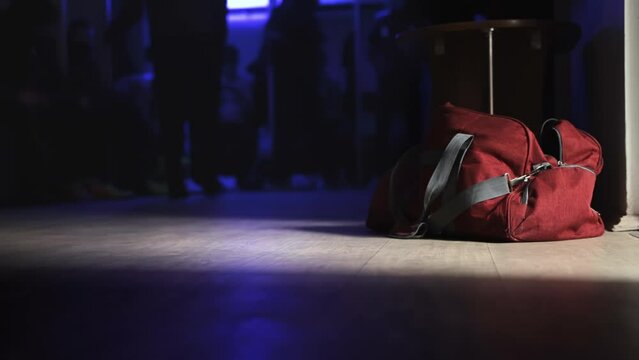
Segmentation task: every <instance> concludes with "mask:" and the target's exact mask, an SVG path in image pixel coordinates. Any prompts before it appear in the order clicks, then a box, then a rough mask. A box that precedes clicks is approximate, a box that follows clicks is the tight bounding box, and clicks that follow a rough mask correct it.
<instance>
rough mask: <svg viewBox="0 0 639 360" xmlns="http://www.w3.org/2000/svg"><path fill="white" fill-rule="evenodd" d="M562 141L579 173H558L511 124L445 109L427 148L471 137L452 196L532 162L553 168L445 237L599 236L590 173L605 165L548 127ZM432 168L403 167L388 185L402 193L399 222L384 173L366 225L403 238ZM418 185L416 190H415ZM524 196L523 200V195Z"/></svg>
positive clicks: (527, 169)
mask: <svg viewBox="0 0 639 360" xmlns="http://www.w3.org/2000/svg"><path fill="white" fill-rule="evenodd" d="M554 127H555V129H557V130H558V131H559V133H560V134H561V138H562V141H563V162H564V163H566V164H571V165H580V166H582V167H585V168H590V169H592V171H593V172H591V171H588V169H584V168H581V167H560V166H558V162H557V159H555V158H553V157H552V156H550V155H548V156H547V155H544V152H543V151H542V149H541V147H540V145H539V143H538V142H537V139H536V137H535V135H534V134H533V133H532V132H531V131H530V129H528V128H527V127H526V126H525V125H524V124H523V123H521V122H519V121H518V120H516V119H512V118H508V117H504V116H498V115H489V114H485V113H482V112H478V111H473V110H469V109H464V108H460V107H456V106H453V105H451V104H446V105H444V106H443V107H442V109H441V111H440V116H439V119H438V122H437V126H436V128H435V129H434V130H433V131H432V132H431V136H430V137H428V138H427V139H426V142H425V143H426V146H425V147H424V149H425V150H427V151H428V150H440V151H441V150H443V149H444V148H445V147H446V145H447V144H448V142H449V141H450V140H451V139H452V138H453V136H455V134H457V133H465V134H471V135H474V139H473V143H472V145H471V146H470V148H469V150H468V152H467V153H466V156H465V158H464V160H463V162H462V167H461V171H460V174H459V178H458V182H457V192H459V191H462V190H464V189H466V188H468V187H470V186H472V185H474V184H477V183H479V182H481V181H484V180H487V179H490V178H493V177H495V176H500V175H504V174H508V176H509V177H510V179H513V178H516V177H518V176H521V175H526V174H529V173H531V171H532V168H533V166H534V165H535V164H541V163H544V162H549V163H550V164H552V168H551V169H549V170H544V171H542V172H540V173H539V174H536V175H533V176H531V177H530V178H529V181H528V182H526V183H525V184H518V185H516V186H514V188H513V189H512V190H513V191H512V192H511V193H510V194H508V195H505V196H501V197H498V198H495V199H491V200H487V201H484V202H481V203H479V204H476V205H474V206H472V207H471V208H470V209H469V210H467V211H465V212H464V213H463V214H462V215H460V216H459V217H457V219H455V221H454V223H453V226H452V227H451V228H450V229H452V230H450V231H449V232H448V234H449V235H454V236H465V237H473V238H491V239H502V240H510V241H551V240H565V239H576V238H585V237H595V236H599V235H601V234H602V233H603V232H604V227H603V222H602V221H601V217H600V216H599V214H598V213H597V212H595V211H594V210H592V209H591V208H590V202H591V199H592V193H593V190H594V184H595V178H596V174H598V173H599V172H600V171H601V168H602V166H603V160H602V156H601V147H600V146H599V143H598V142H597V141H596V140H595V139H594V138H593V137H592V136H590V135H589V134H587V133H585V132H583V131H581V130H579V129H577V128H575V127H574V126H573V125H572V124H570V122H568V121H566V120H562V121H559V122H557V123H555V124H554ZM435 165H436V164H432V165H425V166H413V167H403V170H402V171H401V172H398V176H396V178H395V180H394V181H395V183H394V186H396V187H397V189H398V191H395V193H396V194H397V193H400V194H403V195H402V196H401V197H402V213H403V215H404V216H405V218H407V219H408V220H405V221H398V220H397V219H395V218H394V217H393V214H392V212H391V211H390V209H389V207H390V202H389V201H388V197H389V196H388V195H389V185H390V181H389V175H388V176H385V177H384V178H383V179H382V181H381V182H380V184H379V186H378V188H377V191H376V193H375V195H374V196H373V200H372V202H371V206H370V208H369V214H368V219H367V225H368V227H370V228H371V229H373V230H377V231H380V232H386V233H388V232H391V233H403V232H406V230H407V229H408V228H410V227H411V226H414V225H415V222H417V221H418V218H419V216H420V214H421V212H422V203H423V197H424V192H425V190H426V186H427V184H428V180H429V179H430V176H431V175H432V172H433V170H434V167H435ZM416 179H417V180H418V184H414V183H415V181H416ZM525 191H526V192H527V196H526V197H525V198H526V201H525V200H524V195H523V193H524V192H525ZM439 206H440V201H436V202H435V203H434V204H433V206H432V207H431V209H430V211H429V212H433V211H436V210H437V209H438V208H439Z"/></svg>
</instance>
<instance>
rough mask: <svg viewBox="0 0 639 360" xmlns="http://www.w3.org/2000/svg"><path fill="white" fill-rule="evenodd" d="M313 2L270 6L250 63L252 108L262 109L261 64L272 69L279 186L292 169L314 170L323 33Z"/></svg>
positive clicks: (263, 75) (263, 72)
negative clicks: (253, 82)
mask: <svg viewBox="0 0 639 360" xmlns="http://www.w3.org/2000/svg"><path fill="white" fill-rule="evenodd" d="M317 7H318V0H284V1H282V3H281V4H280V5H279V6H278V7H277V8H276V9H275V10H273V12H272V14H271V16H270V18H269V21H268V23H267V24H266V28H265V32H264V40H263V43H262V48H261V50H260V55H259V57H258V59H257V60H256V62H255V63H254V64H253V66H252V71H253V72H254V73H255V76H256V84H257V85H256V90H257V91H256V94H255V102H256V106H257V108H258V109H257V111H260V110H261V111H262V112H263V113H265V112H266V103H267V102H266V97H267V92H266V91H267V90H266V85H265V79H266V73H267V71H268V70H267V65H266V64H270V65H271V67H272V75H273V88H274V89H273V90H274V103H273V107H274V116H275V136H274V144H273V158H274V174H272V177H273V180H274V182H276V183H279V184H283V183H285V182H286V181H287V179H288V178H289V177H290V175H292V174H293V173H297V172H301V173H307V172H312V171H316V170H318V169H317V164H318V163H319V157H320V155H321V154H319V149H321V146H316V145H314V144H313V141H314V140H315V139H316V136H317V133H318V129H319V126H320V122H321V120H322V115H321V114H320V113H321V110H322V109H321V106H320V93H319V87H320V79H321V76H322V71H323V67H324V54H323V51H322V41H323V35H322V32H321V29H320V26H319V23H318V21H317V18H316V10H317Z"/></svg>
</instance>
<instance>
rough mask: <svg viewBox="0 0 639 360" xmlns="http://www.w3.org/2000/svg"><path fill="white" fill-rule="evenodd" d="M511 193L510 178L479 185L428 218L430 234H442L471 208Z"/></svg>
mask: <svg viewBox="0 0 639 360" xmlns="http://www.w3.org/2000/svg"><path fill="white" fill-rule="evenodd" d="M508 193H510V185H509V183H508V176H507V175H501V176H496V177H494V178H490V179H488V180H485V181H482V182H480V183H477V184H475V185H473V186H471V187H469V188H467V189H465V190H464V191H462V192H460V193H459V194H457V195H456V196H455V197H454V198H453V199H452V200H451V201H450V202H447V203H445V204H444V205H443V206H442V207H441V208H440V209H438V210H437V211H435V212H434V213H432V214H431V215H430V216H429V217H428V232H429V233H431V234H441V232H442V231H443V230H444V228H445V227H446V225H448V224H449V223H450V222H452V221H453V220H455V218H457V216H459V215H461V214H462V213H463V212H464V211H466V210H468V209H469V208H470V207H471V206H473V205H475V204H477V203H480V202H482V201H486V200H490V199H494V198H497V197H500V196H503V195H506V194H508Z"/></svg>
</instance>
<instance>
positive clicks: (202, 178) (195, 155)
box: [189, 38, 224, 193]
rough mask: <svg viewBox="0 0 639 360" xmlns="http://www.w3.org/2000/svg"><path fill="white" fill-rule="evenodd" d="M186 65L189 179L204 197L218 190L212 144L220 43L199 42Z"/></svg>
mask: <svg viewBox="0 0 639 360" xmlns="http://www.w3.org/2000/svg"><path fill="white" fill-rule="evenodd" d="M195 46H196V48H197V49H196V50H198V51H195V53H197V54H198V56H197V57H194V58H192V59H191V61H190V66H191V68H190V76H189V78H190V79H192V89H193V93H192V95H191V98H190V100H192V104H191V116H190V118H189V120H190V124H191V131H190V139H191V175H192V177H193V180H195V182H197V183H198V184H200V185H201V186H202V187H203V189H204V191H205V192H207V193H214V192H217V191H218V190H219V187H220V185H219V183H218V180H217V175H218V174H217V166H216V154H215V149H216V146H215V141H216V140H218V141H224V139H217V138H216V131H215V130H216V126H217V123H218V117H219V107H220V88H221V72H222V56H223V53H222V51H223V42H220V41H214V40H211V39H206V38H205V39H203V40H202V42H201V43H197V44H196V45H195Z"/></svg>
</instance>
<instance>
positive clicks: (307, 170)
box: [0, 0, 624, 212]
mask: <svg viewBox="0 0 639 360" xmlns="http://www.w3.org/2000/svg"><path fill="white" fill-rule="evenodd" d="M149 1H151V2H154V3H156V5H155V6H158V5H157V4H158V3H160V5H159V6H158V7H159V8H162V7H164V8H166V7H167V6H176V5H171V3H172V2H171V1H169V0H163V1H160V0H156V1H153V0H149ZM179 3H180V4H181V5H177V6H178V8H180V9H182V10H180V12H182V13H183V14H182V16H183V18H184V20H185V22H184V23H173V24H164V25H162V27H163V28H162V29H163V31H164V34H175V33H179V32H180V31H183V30H184V27H185V26H187V25H188V24H191V25H192V24H197V23H198V22H200V23H205V22H206V21H207V20H206V19H207V16H208V15H207V16H202V14H205V15H206V11H200V10H201V9H202V8H201V6H204V5H198V1H188V2H185V1H182V2H179ZM187 3H188V4H187ZM199 3H200V4H205V3H207V1H200V2H199ZM313 3H314V1H306V0H287V1H285V4H288V5H290V4H293V5H290V6H295V4H297V5H298V6H302V7H301V8H292V9H293V10H291V9H287V8H286V7H285V6H284V5H281V6H280V5H278V6H274V7H273V9H271V10H269V8H268V7H253V8H244V9H238V8H236V7H237V4H239V3H229V4H228V5H229V8H230V9H229V10H228V12H227V14H226V18H227V21H226V24H222V23H221V22H219V21H218V20H211V21H218V22H217V23H216V24H217V25H219V26H218V28H219V29H218V30H216V31H219V32H220V33H222V32H224V34H223V36H224V39H225V40H224V43H225V47H224V48H221V50H219V51H218V50H216V52H212V53H211V54H210V59H218V60H219V61H218V60H215V61H213V60H211V61H206V59H208V58H207V57H206V56H208V55H206V56H205V55H203V54H202V52H201V51H200V52H198V51H199V50H198V48H197V47H189V45H188V44H186V45H185V44H184V43H181V46H183V48H182V50H180V51H177V52H173V53H172V54H171V55H170V56H168V58H170V59H173V60H175V61H174V64H177V65H175V66H174V67H175V71H176V74H186V75H185V79H190V80H189V81H190V82H189V81H185V82H186V85H184V84H179V86H186V87H187V88H189V92H188V93H184V92H181V91H180V90H179V87H176V88H175V89H174V90H175V91H174V92H173V93H170V94H173V95H170V96H169V97H168V98H169V99H170V98H171V96H172V97H173V98H175V97H184V98H186V100H183V101H182V102H183V103H184V104H186V105H185V106H186V107H187V108H189V109H192V108H193V107H197V106H199V105H197V104H205V105H207V106H208V105H211V106H214V107H216V113H219V114H220V115H219V116H218V118H217V120H216V119H211V124H214V125H213V126H212V127H211V129H212V130H210V132H211V134H209V135H210V136H211V137H210V138H207V139H208V140H207V141H206V143H207V145H206V150H205V151H204V153H206V154H209V153H210V154H212V155H211V157H212V158H213V160H211V161H210V162H209V163H207V166H209V167H210V168H211V169H212V170H211V171H212V172H214V173H215V174H217V175H220V177H219V179H220V181H221V187H222V190H226V191H229V190H233V189H241V190H251V191H268V190H273V189H303V190H318V189H342V188H362V187H367V186H370V185H371V184H373V183H374V182H375V179H376V178H377V177H378V176H379V175H380V174H381V173H383V172H384V171H385V170H386V169H388V168H389V167H390V166H391V165H392V164H393V162H394V160H395V159H396V158H397V156H398V155H399V154H401V153H402V151H403V150H405V149H406V148H407V147H409V146H410V145H411V144H414V143H417V142H419V141H421V139H423V134H424V133H426V132H427V131H428V128H429V125H430V123H431V122H432V121H433V119H432V117H431V116H429V113H430V112H429V111H430V109H431V108H432V107H434V106H435V105H436V104H433V103H432V102H431V95H432V93H433V90H434V89H432V86H431V83H430V79H431V75H432V74H430V71H432V69H430V68H429V66H428V64H427V63H426V62H425V61H423V60H425V58H424V57H421V58H415V57H410V56H408V55H406V54H405V53H404V52H402V51H400V49H398V47H397V45H396V42H395V40H394V39H395V35H397V34H399V33H402V32H403V31H406V30H410V29H414V28H419V27H422V26H428V25H433V24H444V23H449V22H459V21H481V20H485V19H489V20H490V19H508V18H519V19H521V18H527V19H549V20H569V21H572V22H574V23H576V24H577V25H579V27H580V29H581V32H580V38H579V40H578V41H577V43H576V45H574V46H573V47H572V49H571V51H569V52H564V53H561V54H555V55H552V56H551V60H550V61H551V67H550V69H551V71H550V76H549V77H548V81H549V86H547V87H546V88H545V89H546V91H547V92H546V93H545V94H544V96H545V97H546V98H550V99H551V100H552V101H550V102H551V104H552V105H551V106H549V107H546V108H545V109H544V111H545V113H544V115H548V116H555V117H565V118H568V119H571V120H572V121H573V122H575V123H576V124H577V125H578V126H579V127H581V128H583V129H586V130H588V131H591V132H593V133H594V134H595V135H596V136H597V137H599V139H600V141H601V142H602V144H603V145H604V156H605V158H606V164H607V165H606V171H605V172H604V174H603V175H602V177H601V180H600V182H599V183H600V185H599V186H600V187H602V188H609V187H610V186H621V187H623V183H622V181H623V178H624V177H623V176H622V175H620V174H623V171H624V170H623V164H624V161H623V159H622V158H621V157H619V156H614V154H616V153H618V149H617V148H618V147H619V146H623V142H620V141H618V139H621V138H623V130H622V129H623V70H622V69H623V2H622V1H621V0H615V1H606V2H602V1H594V0H583V1H577V0H574V1H554V2H553V1H517V2H514V1H489V0H485V1H466V0H458V1H411V0H406V1H383V0H380V1H362V2H361V3H356V4H354V3H353V2H351V1H343V2H340V1H337V2H336V1H330V2H329V1H326V2H322V1H320V3H319V4H313ZM123 4H124V1H121V0H120V1H119V0H91V1H80V0H64V1H63V0H59V1H49V0H9V1H7V0H4V1H2V2H0V48H1V49H2V50H0V52H1V54H2V56H1V57H0V204H1V205H2V206H5V207H6V206H17V205H29V204H40V203H50V202H63V201H85V200H99V199H113V198H128V197H131V196H146V195H157V196H164V195H166V194H170V193H169V190H170V186H169V187H167V182H168V183H169V184H168V185H170V179H168V178H167V166H166V163H165V161H164V158H163V156H162V154H163V140H162V127H161V126H160V119H161V118H162V112H163V111H164V112H166V111H167V110H166V108H163V105H166V103H167V101H170V100H166V99H167V96H166V94H167V92H166V91H164V92H163V93H164V94H165V97H164V98H162V96H159V95H158V91H157V76H156V75H157V74H156V72H157V65H158V61H159V60H158V58H159V57H161V56H162V55H161V54H160V53H159V52H158V50H157V49H158V46H157V43H158V41H157V40H155V41H154V39H157V38H158V36H160V35H157V33H154V31H156V30H157V28H156V29H155V30H154V28H153V26H154V23H153V15H152V13H151V14H150V13H149V12H148V9H146V10H145V11H144V12H143V13H142V15H141V16H140V17H139V18H138V19H136V21H132V22H131V23H130V24H129V25H131V26H130V27H129V28H127V30H126V31H120V32H119V33H117V31H114V30H113V26H112V25H113V23H114V21H117V19H118V18H119V17H120V14H121V12H122V9H123ZM189 4H190V5H189ZM304 4H306V5H308V9H309V10H300V9H302V8H304V6H305V5H304ZM209 5H210V2H209ZM209 5H207V6H209ZM189 6H190V7H189ZM216 11H217V10H216ZM210 18H211V19H216V17H215V16H211V17H210ZM185 24H187V25H185ZM172 27H173V28H172ZM187 27H188V26H187ZM195 31H196V32H197V31H198V30H195ZM116 33H117V34H116ZM116 35H119V36H116ZM198 41H199V40H198ZM154 42H155V44H156V46H153V45H154ZM195 42H196V41H194V43H195ZM194 49H195V50H194ZM201 49H207V48H206V46H204V47H202V48H201ZM154 50H155V51H154ZM207 51H208V50H207ZM176 59H177V60H176ZM203 59H204V60H203ZM178 60H179V61H178ZM213 62H214V63H215V64H213ZM218 63H219V64H218ZM207 66H208V67H207ZM213 68H217V69H218V70H219V71H220V74H221V80H220V84H221V91H220V92H219V94H217V93H215V92H211V93H209V92H208V91H209V89H208V87H207V82H206V80H204V79H208V77H207V76H209V75H206V74H207V73H206V72H204V73H202V72H198V71H199V70H197V69H209V70H210V69H213ZM209 70H207V71H209ZM200 75H201V76H200ZM197 79H199V80H198V81H197V82H194V81H196V80H197ZM514 81H516V79H514ZM189 84H193V85H192V86H191V87H189ZM181 94H182V95H181ZM185 94H189V95H185ZM193 94H195V95H193ZM197 94H199V95H197ZM194 97H195V98H198V99H199V98H201V99H202V101H199V102H196V103H193V102H191V101H192V100H193V98H194ZM214 98H219V99H220V100H219V107H218V106H216V105H215V104H216V100H215V99H214ZM159 99H163V101H159ZM206 99H210V102H208V101H207V100H206ZM193 104H196V105H193ZM198 111H199V110H197V109H196V110H194V114H196V115H197V114H199V113H198ZM202 111H204V110H202ZM207 111H208V110H207ZM191 115H192V114H191V113H185V114H184V115H180V116H183V117H184V119H182V120H186V121H187V123H188V122H192V123H194V120H193V119H190V118H189V116H191ZM196 115H193V116H194V117H195V116H196ZM506 115H509V114H506ZM211 117H215V116H211ZM188 127H189V126H188V125H187V127H186V129H185V130H184V131H185V144H184V148H185V151H184V153H183V156H181V158H180V162H181V164H182V165H183V167H184V171H185V179H186V183H185V185H186V189H187V191H188V192H190V193H195V192H198V191H201V190H205V191H206V190H207V183H206V182H205V181H200V180H198V179H195V181H191V180H189V179H191V178H192V177H193V175H194V173H195V172H196V170H195V168H196V167H197V166H198V165H194V162H193V158H192V156H191V155H192V154H193V153H194V151H196V150H194V145H193V144H192V141H191V139H193V137H189V136H188V133H189V129H188ZM207 136H208V135H207ZM169 172H170V170H169ZM169 177H170V176H169ZM196 177H197V176H196ZM207 181H208V180H207ZM209 185H210V183H209ZM215 191H217V189H215ZM601 193H602V192H601V191H599V192H598V193H597V194H596V195H595V202H598V203H600V204H601V206H600V208H601V207H608V208H610V212H614V211H616V209H617V208H623V204H622V201H615V200H614V199H611V198H607V199H604V198H603V196H602V195H601Z"/></svg>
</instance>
